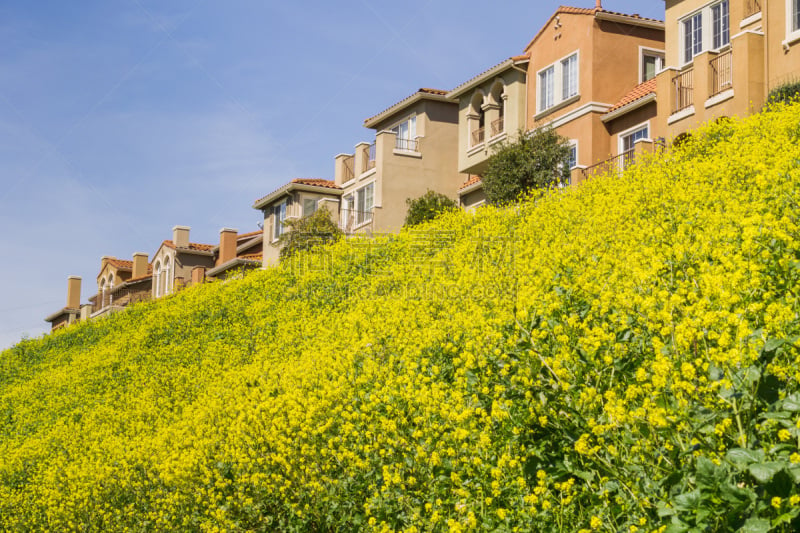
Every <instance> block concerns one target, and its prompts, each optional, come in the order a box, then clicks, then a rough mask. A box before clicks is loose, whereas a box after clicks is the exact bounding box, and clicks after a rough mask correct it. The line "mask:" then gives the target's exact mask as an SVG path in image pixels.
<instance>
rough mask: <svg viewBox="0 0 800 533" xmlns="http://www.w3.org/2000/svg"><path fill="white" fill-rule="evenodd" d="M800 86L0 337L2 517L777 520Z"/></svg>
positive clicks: (400, 523)
mask: <svg viewBox="0 0 800 533" xmlns="http://www.w3.org/2000/svg"><path fill="white" fill-rule="evenodd" d="M799 185H800V105H798V104H793V105H791V106H789V107H786V108H781V109H777V110H773V111H770V112H767V113H764V114H762V115H759V116H755V117H752V118H750V119H747V120H746V121H742V122H738V121H732V122H726V123H719V124H716V125H713V126H709V127H708V128H706V129H704V130H703V131H702V132H701V133H699V134H698V135H695V136H694V137H693V138H692V139H690V140H689V141H687V142H686V143H685V144H684V145H683V146H682V147H681V148H680V149H677V150H675V151H674V152H673V153H670V154H667V155H666V156H665V157H664V158H663V159H656V160H653V161H651V162H649V163H647V164H644V165H639V166H635V167H633V168H631V169H630V170H629V171H626V173H625V175H624V176H622V177H619V178H617V177H609V178H600V179H595V180H593V181H591V182H589V183H586V184H584V185H582V186H581V187H580V188H579V190H577V191H567V192H554V193H546V194H545V193H541V194H539V195H538V196H536V197H534V198H531V199H530V201H528V202H526V203H524V204H522V205H520V206H519V207H517V208H505V209H495V208H486V209H480V210H478V211H477V212H476V213H475V214H465V213H450V214H445V215H443V216H442V217H441V218H439V219H437V220H436V221H435V222H433V223H431V224H428V225H424V226H421V227H418V228H421V229H416V228H415V229H413V230H409V231H405V232H403V233H401V234H400V235H396V236H387V237H385V238H380V239H377V240H375V241H346V242H344V241H342V242H339V243H337V244H335V245H333V246H330V247H328V248H326V249H325V250H324V252H322V253H316V254H306V253H300V254H298V255H297V256H295V257H294V258H293V259H292V261H291V262H287V263H286V264H284V265H283V266H281V267H279V268H274V269H269V270H266V271H263V272H258V273H255V274H253V275H249V276H247V277H246V278H245V279H243V280H239V281H231V282H228V283H217V284H210V285H206V286H202V287H198V288H193V289H191V290H186V291H183V292H181V293H179V294H177V295H175V296H174V297H171V298H168V299H166V300H163V301H157V302H151V303H148V304H143V305H137V306H135V307H134V308H132V309H130V310H129V311H128V312H125V313H120V314H117V315H114V316H112V317H109V318H108V319H105V320H99V321H95V322H92V323H89V324H83V325H79V326H78V327H71V328H69V329H68V330H66V331H63V332H57V333H55V334H53V335H49V336H47V337H45V338H43V339H39V340H32V341H25V342H22V343H20V344H19V345H17V346H16V347H15V348H13V349H11V350H8V351H5V352H3V353H2V356H0V528H2V529H6V530H11V531H27V530H51V531H59V530H78V529H80V530H99V531H111V530H125V529H130V530H134V531H163V530H208V531H212V530H224V531H352V530H377V531H387V530H404V531H483V530H486V531H575V530H581V529H584V530H605V531H630V532H634V531H654V530H664V528H666V529H667V530H668V531H689V530H692V531H735V530H737V529H739V528H743V529H742V531H768V530H770V529H772V530H775V531H792V530H797V529H798V526H799V524H798V518H797V516H798V512H799V511H800V489H798V483H799V482H800V452H799V451H798V445H799V444H800V386H798V380H799V379H800V364H798V363H800V361H798V356H799V355H800V354H798V334H800V325H798V311H799V310H800V304H799V303H798V294H797V291H798V287H800V227H799V224H800V220H798V217H800V208H799V206H800V187H799Z"/></svg>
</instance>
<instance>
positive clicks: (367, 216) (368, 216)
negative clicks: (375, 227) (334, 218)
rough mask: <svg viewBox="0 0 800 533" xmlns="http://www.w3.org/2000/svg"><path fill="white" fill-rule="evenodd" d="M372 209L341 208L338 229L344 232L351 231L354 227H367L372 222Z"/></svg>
mask: <svg viewBox="0 0 800 533" xmlns="http://www.w3.org/2000/svg"><path fill="white" fill-rule="evenodd" d="M372 211H373V210H372V209H370V210H368V211H356V210H354V209H343V210H342V216H341V218H340V220H339V229H340V230H342V231H343V232H345V233H352V232H353V231H354V230H356V229H361V228H363V227H369V226H370V225H371V224H372Z"/></svg>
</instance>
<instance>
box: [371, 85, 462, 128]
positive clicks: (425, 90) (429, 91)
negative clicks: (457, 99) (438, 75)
mask: <svg viewBox="0 0 800 533" xmlns="http://www.w3.org/2000/svg"><path fill="white" fill-rule="evenodd" d="M448 92H449V91H443V90H441V89H431V88H428V87H422V88H421V89H418V90H417V92H415V93H414V94H412V95H410V96H406V97H405V98H403V99H402V100H400V101H399V102H397V103H396V104H392V105H390V106H389V107H387V108H386V109H384V110H383V111H381V112H380V113H377V114H375V115H373V116H371V117H369V118H368V119H366V120H364V124H365V125H366V124H368V123H369V122H371V121H373V120H375V119H376V118H377V117H380V116H381V115H383V114H384V113H386V112H387V111H389V110H391V109H394V108H396V107H400V106H401V105H402V104H403V103H405V102H407V101H410V100H411V99H412V98H414V97H416V96H417V95H418V94H420V93H422V94H431V95H434V96H445V95H447V93H448Z"/></svg>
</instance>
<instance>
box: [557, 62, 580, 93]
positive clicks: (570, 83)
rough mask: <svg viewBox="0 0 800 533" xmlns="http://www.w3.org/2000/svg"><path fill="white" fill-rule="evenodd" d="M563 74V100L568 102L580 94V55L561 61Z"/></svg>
mask: <svg viewBox="0 0 800 533" xmlns="http://www.w3.org/2000/svg"><path fill="white" fill-rule="evenodd" d="M561 72H562V77H563V81H562V83H561V99H562V100H566V99H567V98H572V97H573V96H575V95H576V94H578V54H572V55H571V56H569V57H568V58H567V59H564V60H563V61H561Z"/></svg>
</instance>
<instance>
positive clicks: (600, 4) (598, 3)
mask: <svg viewBox="0 0 800 533" xmlns="http://www.w3.org/2000/svg"><path fill="white" fill-rule="evenodd" d="M594 8H595V9H603V2H602V0H595V2H594Z"/></svg>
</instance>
